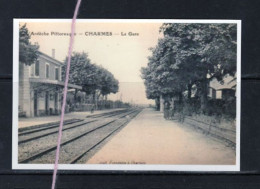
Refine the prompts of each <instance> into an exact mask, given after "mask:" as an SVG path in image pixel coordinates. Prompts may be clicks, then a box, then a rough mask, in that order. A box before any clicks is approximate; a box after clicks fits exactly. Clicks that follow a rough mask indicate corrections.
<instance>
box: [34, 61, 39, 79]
mask: <svg viewBox="0 0 260 189" xmlns="http://www.w3.org/2000/svg"><path fill="white" fill-rule="evenodd" d="M34 68H35V76H39V74H40V64H39V61H36V62H35V66H34Z"/></svg>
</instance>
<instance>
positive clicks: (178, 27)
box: [141, 23, 237, 111]
mask: <svg viewBox="0 0 260 189" xmlns="http://www.w3.org/2000/svg"><path fill="white" fill-rule="evenodd" d="M160 31H161V32H163V34H164V37H163V38H161V39H159V40H158V43H157V45H156V47H155V48H151V52H152V55H151V56H150V57H148V66H147V67H146V68H142V70H141V73H142V78H143V79H144V83H145V86H146V94H147V97H148V98H150V99H156V98H158V96H160V95H162V96H163V97H169V96H170V97H173V96H177V95H178V96H179V100H180V101H181V99H182V96H183V93H184V92H185V91H188V99H189V100H190V99H191V90H192V87H193V86H195V87H196V91H197V96H199V97H200V103H201V107H200V108H201V110H202V111H204V110H205V109H206V108H207V103H208V99H207V90H208V83H209V82H210V81H211V80H212V79H214V78H216V79H217V80H218V81H220V82H222V81H223V78H224V77H225V76H226V75H231V76H235V74H236V46H237V43H236V40H237V39H236V25H235V24H193V23H192V24H183V23H182V24H179V23H166V24H163V25H162V26H161V28H160Z"/></svg>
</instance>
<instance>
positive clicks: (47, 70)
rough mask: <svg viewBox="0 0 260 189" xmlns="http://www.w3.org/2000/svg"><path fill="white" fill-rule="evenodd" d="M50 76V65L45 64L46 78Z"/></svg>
mask: <svg viewBox="0 0 260 189" xmlns="http://www.w3.org/2000/svg"><path fill="white" fill-rule="evenodd" d="M49 77H50V65H49V64H46V78H49Z"/></svg>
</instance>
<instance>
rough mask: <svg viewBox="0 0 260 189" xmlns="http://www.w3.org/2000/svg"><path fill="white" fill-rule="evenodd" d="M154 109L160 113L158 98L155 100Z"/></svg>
mask: <svg viewBox="0 0 260 189" xmlns="http://www.w3.org/2000/svg"><path fill="white" fill-rule="evenodd" d="M155 109H156V111H160V97H157V98H156V99H155Z"/></svg>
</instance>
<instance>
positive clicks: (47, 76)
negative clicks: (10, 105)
mask: <svg viewBox="0 0 260 189" xmlns="http://www.w3.org/2000/svg"><path fill="white" fill-rule="evenodd" d="M38 53H39V57H38V60H37V61H36V62H35V63H34V64H32V65H30V66H28V65H25V64H23V63H19V116H24V117H35V116H42V115H57V114H59V113H60V110H61V103H62V91H63V88H64V82H62V81H61V69H62V66H63V63H62V62H60V61H58V60H56V59H55V51H54V50H53V52H52V57H50V56H48V55H47V54H44V53H42V52H38ZM68 88H69V89H79V90H81V89H82V87H81V86H78V85H74V84H68Z"/></svg>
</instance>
